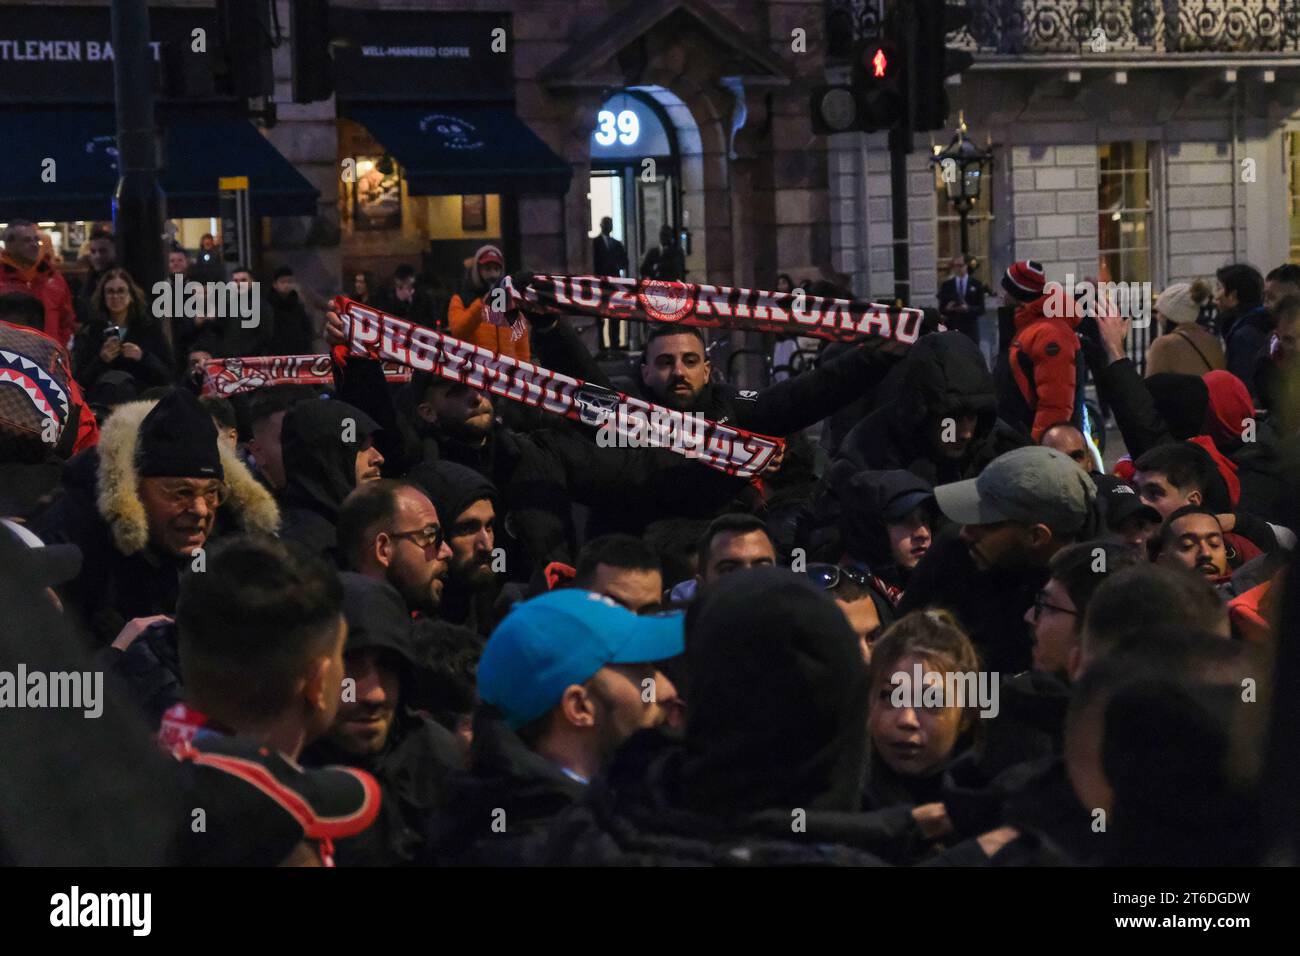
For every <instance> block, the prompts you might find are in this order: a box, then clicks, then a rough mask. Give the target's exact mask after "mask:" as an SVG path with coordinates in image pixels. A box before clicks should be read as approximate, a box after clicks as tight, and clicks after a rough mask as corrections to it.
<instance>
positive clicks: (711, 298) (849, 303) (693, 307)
mask: <svg viewBox="0 0 1300 956" xmlns="http://www.w3.org/2000/svg"><path fill="white" fill-rule="evenodd" d="M484 301H485V303H486V306H487V318H488V321H489V322H492V323H493V324H494V325H513V324H515V323H516V322H518V321H519V319H520V318H522V313H525V312H531V313H540V314H561V315H588V316H601V317H604V318H612V319H636V320H639V321H642V322H665V323H669V324H677V325H690V326H696V327H698V328H704V329H739V330H743V331H752V332H776V333H778V334H785V335H807V336H812V337H814V338H819V339H829V340H831V341H834V342H854V341H858V340H860V339H864V338H868V337H870V336H879V337H880V338H885V339H894V340H895V341H898V342H902V343H903V344H904V345H911V344H912V343H913V342H915V341H916V340H917V337H918V336H919V335H920V334H921V320H922V319H923V317H924V313H923V312H922V311H921V310H920V309H891V308H890V307H889V306H887V305H882V304H880V303H878V302H863V301H859V300H856V299H832V298H828V297H826V296H820V295H808V294H806V293H803V292H764V291H762V290H760V289H742V288H732V287H731V286H725V285H717V286H715V285H695V284H694V283H690V282H676V281H665V280H660V279H630V278H626V279H625V278H621V277H619V276H550V275H534V276H532V277H531V280H530V281H529V283H528V285H526V286H524V287H523V288H521V289H519V288H516V287H515V285H514V282H513V280H512V279H511V278H510V277H509V276H506V277H505V278H503V279H502V280H501V281H500V283H498V284H497V286H496V287H495V288H493V289H492V290H491V291H490V292H489V293H488V294H487V297H486V298H485V300H484Z"/></svg>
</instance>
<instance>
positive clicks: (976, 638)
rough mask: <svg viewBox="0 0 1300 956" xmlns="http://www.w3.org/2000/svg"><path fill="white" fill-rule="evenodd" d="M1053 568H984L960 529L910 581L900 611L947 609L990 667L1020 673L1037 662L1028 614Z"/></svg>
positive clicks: (941, 540) (946, 536) (939, 542)
mask: <svg viewBox="0 0 1300 956" xmlns="http://www.w3.org/2000/svg"><path fill="white" fill-rule="evenodd" d="M1048 577H1049V574H1048V571H1047V568H1045V567H1043V568H1033V567H1027V568H1011V569H990V570H987V571H981V570H979V569H978V568H977V567H976V565H975V561H974V559H972V558H971V556H970V552H969V551H968V550H967V548H966V545H965V543H964V542H963V541H962V540H961V539H960V538H958V537H957V534H956V533H955V529H954V530H950V531H947V532H944V533H943V534H941V535H939V537H938V538H936V539H935V542H934V544H933V545H932V546H931V547H930V550H929V551H928V552H926V555H925V557H923V558H922V559H921V563H920V564H918V565H917V566H916V567H915V568H914V569H913V571H912V575H911V577H910V578H909V579H908V583H907V590H906V591H905V592H903V600H902V601H901V602H900V603H899V605H898V613H899V614H900V615H901V614H907V613H908V612H909V611H917V610H922V609H924V608H932V607H941V608H944V609H946V610H948V611H951V612H952V613H953V614H954V615H955V616H956V618H957V620H958V622H959V623H960V624H961V626H962V628H963V629H964V630H965V631H966V633H967V634H969V635H970V639H971V642H972V643H973V644H974V645H975V648H976V650H978V651H979V654H980V663H981V665H982V666H983V667H984V669H986V670H990V671H998V672H999V673H1002V674H1018V673H1020V672H1021V671H1023V670H1026V669H1027V668H1028V667H1029V666H1030V664H1031V663H1032V662H1033V655H1032V653H1031V652H1032V649H1033V643H1032V640H1031V638H1030V634H1029V625H1028V624H1026V623H1025V620H1024V617H1025V612H1026V611H1027V610H1029V607H1030V605H1032V604H1033V603H1034V595H1036V594H1037V593H1038V590H1039V589H1040V588H1041V587H1042V586H1043V585H1044V584H1046V583H1047V579H1048Z"/></svg>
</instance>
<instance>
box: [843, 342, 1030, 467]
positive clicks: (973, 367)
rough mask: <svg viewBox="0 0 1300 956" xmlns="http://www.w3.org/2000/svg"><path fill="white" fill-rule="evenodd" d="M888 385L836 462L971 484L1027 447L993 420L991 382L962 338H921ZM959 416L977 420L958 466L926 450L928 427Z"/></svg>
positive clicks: (1023, 437) (1012, 431)
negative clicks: (966, 480) (1002, 458)
mask: <svg viewBox="0 0 1300 956" xmlns="http://www.w3.org/2000/svg"><path fill="white" fill-rule="evenodd" d="M890 378H891V379H892V381H888V380H887V381H886V382H885V384H884V385H882V386H881V389H880V393H881V394H882V395H890V396H891V397H890V398H889V399H888V400H887V401H886V402H885V403H884V404H882V405H881V406H879V407H878V408H877V409H876V410H875V411H874V412H872V413H871V414H870V415H868V416H867V417H866V418H865V419H863V421H862V422H861V423H860V424H858V425H857V426H855V427H854V428H853V430H852V431H850V432H849V434H848V435H847V436H845V438H844V442H843V444H841V445H840V449H839V458H842V459H846V460H848V461H849V462H850V463H852V464H853V465H854V467H855V468H856V469H857V470H865V469H871V470H883V469H889V468H904V469H906V470H908V471H910V472H912V473H913V474H915V475H917V476H918V477H920V478H924V479H925V480H926V481H928V482H930V483H931V484H932V485H941V484H945V483H947V482H950V481H960V480H962V479H964V478H972V477H974V476H975V475H977V474H978V473H979V472H980V470H981V469H982V468H983V467H984V466H985V465H987V464H988V463H989V462H990V461H992V460H993V459H994V458H996V457H997V456H998V455H1000V454H1002V453H1003V452H1007V451H1010V450H1011V449H1013V448H1019V447H1020V446H1021V445H1027V444H1030V441H1029V436H1028V435H1024V434H1023V433H1021V432H1019V431H1017V430H1016V429H1014V428H1013V427H1012V426H1010V425H1008V424H1007V423H1005V422H1002V421H999V420H998V418H997V410H996V409H997V402H996V399H995V395H994V386H993V376H992V375H991V374H989V370H988V367H987V366H986V365H985V364H984V356H983V355H982V354H981V353H980V350H979V347H978V346H977V345H975V343H974V342H972V341H971V340H970V338H969V337H967V336H966V335H963V334H962V333H961V332H938V333H935V334H933V335H927V336H925V337H924V338H922V339H921V340H920V341H919V342H917V343H916V345H914V346H912V351H911V352H910V353H909V354H908V356H907V358H906V359H904V360H903V363H902V364H901V365H900V366H899V368H898V369H897V370H896V371H895V372H893V373H891V376H890ZM962 413H966V414H969V413H974V414H975V416H976V424H975V435H974V438H973V439H972V440H971V443H970V445H969V446H968V447H967V449H966V453H965V454H964V455H963V456H962V457H960V458H955V459H953V458H940V457H938V456H937V455H936V454H935V452H934V451H933V450H932V449H931V448H930V447H929V432H930V429H931V427H932V426H933V424H934V423H935V422H937V421H939V420H941V419H943V418H946V417H950V416H951V417H954V418H955V417H957V415H959V414H962Z"/></svg>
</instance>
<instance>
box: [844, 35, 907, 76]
mask: <svg viewBox="0 0 1300 956" xmlns="http://www.w3.org/2000/svg"><path fill="white" fill-rule="evenodd" d="M902 65H903V63H902V60H901V58H900V57H899V56H898V51H897V50H895V49H894V47H892V46H890V45H889V44H888V43H865V44H863V45H861V46H860V47H858V55H857V58H856V62H855V63H854V74H855V85H857V86H859V87H862V86H873V85H881V84H884V85H889V84H892V83H893V82H894V81H895V80H896V79H897V78H898V74H899V71H900V69H901V67H902Z"/></svg>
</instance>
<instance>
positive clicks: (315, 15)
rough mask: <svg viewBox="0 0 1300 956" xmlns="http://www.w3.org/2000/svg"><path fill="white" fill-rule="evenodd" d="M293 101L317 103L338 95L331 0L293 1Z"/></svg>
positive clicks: (290, 13)
mask: <svg viewBox="0 0 1300 956" xmlns="http://www.w3.org/2000/svg"><path fill="white" fill-rule="evenodd" d="M289 43H290V45H291V48H290V58H291V66H290V69H291V78H292V81H293V101H294V102H295V103H314V102H316V101H317V100H327V99H329V98H330V95H331V94H333V92H334V61H333V60H332V59H331V58H330V5H329V0H289Z"/></svg>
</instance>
